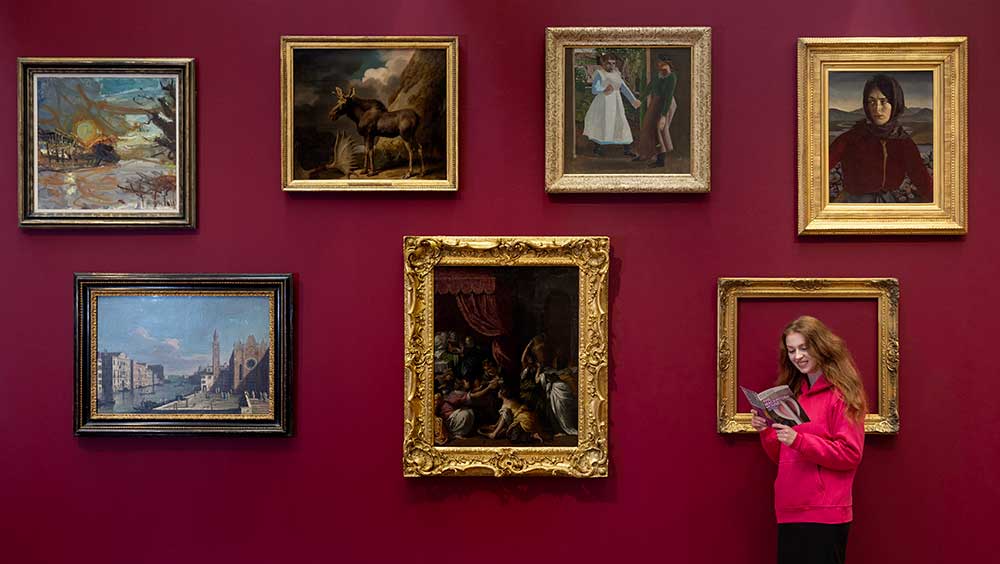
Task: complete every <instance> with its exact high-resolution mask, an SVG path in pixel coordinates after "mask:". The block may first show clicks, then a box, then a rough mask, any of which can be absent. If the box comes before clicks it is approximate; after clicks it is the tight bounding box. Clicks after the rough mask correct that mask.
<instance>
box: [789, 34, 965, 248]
mask: <svg viewBox="0 0 1000 564" xmlns="http://www.w3.org/2000/svg"><path fill="white" fill-rule="evenodd" d="M876 69H881V70H926V71H932V72H933V74H934V153H935V159H934V174H933V177H934V201H933V202H932V203H914V204H842V203H829V172H828V171H829V165H828V164H827V163H828V155H829V148H830V142H829V133H828V132H829V112H828V109H827V108H828V105H829V92H828V90H829V87H828V80H829V78H828V77H829V73H830V71H831V70H876ZM967 88H968V40H967V38H965V37H847V38H811V37H810V38H800V39H799V42H798V119H799V139H798V168H799V215H798V232H799V235H869V234H876V233H877V234H901V235H917V234H931V235H961V234H964V233H966V231H967V230H968V145H969V141H968V131H967V129H968V98H967V94H966V93H967Z"/></svg>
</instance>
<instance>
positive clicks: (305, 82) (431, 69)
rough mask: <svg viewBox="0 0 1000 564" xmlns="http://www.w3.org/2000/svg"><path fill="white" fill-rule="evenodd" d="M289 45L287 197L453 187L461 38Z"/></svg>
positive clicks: (285, 60)
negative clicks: (306, 192)
mask: <svg viewBox="0 0 1000 564" xmlns="http://www.w3.org/2000/svg"><path fill="white" fill-rule="evenodd" d="M359 41H360V40H356V39H351V38H283V45H284V48H283V50H282V53H283V57H284V58H283V64H284V65H285V70H286V77H285V81H284V82H283V87H284V88H285V96H283V104H285V106H286V108H285V114H284V115H285V118H286V120H287V121H286V122H285V126H286V130H285V136H284V140H285V142H286V159H287V160H288V162H286V165H287V167H286V173H287V175H286V177H285V180H286V182H285V187H286V189H289V188H291V189H295V188H303V189H308V188H344V189H365V188H368V189H391V188H417V189H448V188H452V189H453V187H454V186H455V180H456V178H455V172H456V171H457V169H456V167H455V165H456V159H457V151H456V150H455V148H456V145H455V144H454V143H455V141H456V135H457V129H456V127H455V123H456V117H455V111H456V107H455V103H456V97H457V94H456V92H457V85H456V84H457V83H456V81H455V75H456V73H457V70H456V66H455V65H456V60H455V52H456V50H457V39H453V38H414V39H413V40H397V41H388V40H386V41H376V40H371V39H369V40H364V41H361V42H359Z"/></svg>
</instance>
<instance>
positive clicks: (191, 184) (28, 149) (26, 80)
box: [17, 57, 197, 229]
mask: <svg viewBox="0 0 1000 564" xmlns="http://www.w3.org/2000/svg"><path fill="white" fill-rule="evenodd" d="M39 73H47V74H139V75H141V74H155V75H162V74H171V75H176V77H177V81H178V85H177V92H176V95H177V98H178V99H177V101H176V111H177V120H176V124H177V133H176V137H177V138H176V145H177V146H176V158H177V169H178V171H177V184H178V185H177V203H178V209H177V212H176V213H159V212H156V213H154V212H150V213H147V214H137V213H130V214H124V213H121V212H118V213H116V212H114V211H106V212H92V213H83V212H77V213H73V212H69V211H65V210H60V211H58V212H43V211H40V210H38V208H37V205H36V201H35V195H34V188H35V180H34V179H35V165H36V164H37V163H36V158H35V150H34V149H35V139H36V134H35V117H34V116H35V112H34V105H35V94H36V93H35V86H34V78H35V76H36V75H37V74H39ZM17 83H18V90H17V131H18V138H17V141H18V160H17V165H18V175H17V179H18V197H17V210H18V225H19V226H20V227H22V228H23V227H28V228H34V227H41V228H53V227H56V228H58V227H70V228H92V227H126V228H128V227H137V228H161V227H162V228H191V229H193V228H195V227H196V226H197V165H196V161H197V151H196V141H195V139H196V136H197V128H196V124H197V122H196V119H195V112H196V103H195V98H196V95H197V88H196V86H195V68H194V59H190V58H150V59H121V58H71V57H22V58H19V59H18V60H17Z"/></svg>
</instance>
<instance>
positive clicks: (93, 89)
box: [34, 74, 179, 214]
mask: <svg viewBox="0 0 1000 564" xmlns="http://www.w3.org/2000/svg"><path fill="white" fill-rule="evenodd" d="M35 81H36V82H35V93H36V94H35V108H34V112H35V116H34V119H35V123H36V128H35V148H34V153H35V165H36V166H35V171H34V172H35V183H34V186H35V202H36V206H37V209H38V211H43V212H44V211H73V212H87V211H96V212H103V211H114V212H119V213H124V214H128V213H142V214H149V213H156V212H164V213H167V212H176V211H177V210H178V202H179V200H178V194H177V192H178V184H177V77H176V76H172V75H164V76H159V75H62V74H39V75H38V76H36V77H35Z"/></svg>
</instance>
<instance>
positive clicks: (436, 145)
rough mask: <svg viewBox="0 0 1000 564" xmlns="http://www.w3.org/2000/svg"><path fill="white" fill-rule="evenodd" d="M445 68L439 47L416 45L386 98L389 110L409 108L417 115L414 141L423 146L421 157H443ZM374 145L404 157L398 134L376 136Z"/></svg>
mask: <svg viewBox="0 0 1000 564" xmlns="http://www.w3.org/2000/svg"><path fill="white" fill-rule="evenodd" d="M447 72H448V61H447V56H446V53H445V51H444V50H443V49H417V50H415V51H414V53H413V58H411V59H410V62H409V63H408V64H407V65H406V68H405V69H403V73H402V75H401V76H400V81H399V90H397V91H396V93H395V94H393V95H392V97H390V98H389V100H388V106H389V110H390V111H394V110H402V109H406V108H409V109H412V110H414V111H415V112H417V114H418V115H419V116H420V129H419V130H418V131H417V141H418V142H419V143H420V145H421V146H422V147H423V150H424V158H425V159H433V160H444V159H445V152H446V141H445V140H446V139H447V131H448V129H447V126H448V119H447V114H446V113H445V111H446V110H445V108H446V102H447V95H448V93H447V87H448V75H447ZM378 147H379V149H383V150H385V151H387V152H388V153H390V154H392V155H393V156H394V157H395V158H396V159H397V160H405V159H406V158H407V156H406V147H404V146H403V142H402V141H401V140H400V139H399V138H398V137H397V138H387V139H380V140H379V144H378Z"/></svg>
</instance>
